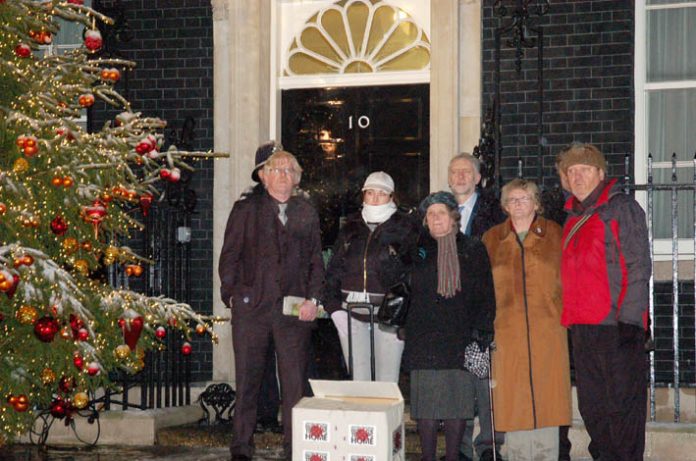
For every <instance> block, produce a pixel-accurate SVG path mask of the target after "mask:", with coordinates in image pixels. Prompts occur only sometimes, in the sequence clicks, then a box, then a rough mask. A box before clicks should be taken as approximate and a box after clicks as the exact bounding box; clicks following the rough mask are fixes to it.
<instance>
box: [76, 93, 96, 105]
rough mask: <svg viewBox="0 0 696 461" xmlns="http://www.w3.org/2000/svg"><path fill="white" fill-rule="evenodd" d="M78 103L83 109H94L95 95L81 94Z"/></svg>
mask: <svg viewBox="0 0 696 461" xmlns="http://www.w3.org/2000/svg"><path fill="white" fill-rule="evenodd" d="M77 103H78V104H79V105H80V106H82V107H92V106H93V105H94V95H93V94H91V93H85V94H81V95H80V97H79V98H77Z"/></svg>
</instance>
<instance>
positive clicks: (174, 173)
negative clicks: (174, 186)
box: [168, 168, 181, 182]
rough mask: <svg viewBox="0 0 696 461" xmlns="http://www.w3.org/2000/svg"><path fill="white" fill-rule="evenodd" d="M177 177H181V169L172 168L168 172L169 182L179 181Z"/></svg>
mask: <svg viewBox="0 0 696 461" xmlns="http://www.w3.org/2000/svg"><path fill="white" fill-rule="evenodd" d="M179 179H181V170H180V169H178V168H172V169H171V171H170V172H169V178H168V180H169V181H170V182H179Z"/></svg>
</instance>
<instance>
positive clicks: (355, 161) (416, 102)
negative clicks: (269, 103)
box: [282, 84, 430, 245]
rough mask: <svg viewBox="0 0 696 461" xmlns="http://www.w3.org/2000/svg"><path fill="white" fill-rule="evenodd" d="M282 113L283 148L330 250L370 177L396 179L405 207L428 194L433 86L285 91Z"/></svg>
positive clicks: (400, 197)
mask: <svg viewBox="0 0 696 461" xmlns="http://www.w3.org/2000/svg"><path fill="white" fill-rule="evenodd" d="M282 107H283V116H282V143H283V146H284V147H285V149H286V150H288V151H290V152H292V153H293V154H295V155H296V156H297V158H298V160H299V162H300V165H302V168H303V169H304V173H303V176H302V184H301V187H302V188H303V189H304V190H306V191H307V192H309V193H310V195H311V197H312V199H313V201H314V202H315V203H316V204H317V207H318V209H319V214H320V216H321V224H322V239H323V242H324V245H330V244H331V243H333V241H334V240H335V238H336V234H337V232H338V228H339V226H340V222H341V218H343V217H345V216H347V215H348V214H349V213H351V212H355V211H358V210H359V209H360V203H361V196H360V189H361V187H362V184H363V182H364V180H365V178H366V177H367V175H368V174H370V173H371V172H373V171H380V170H382V171H385V172H387V173H389V174H390V175H391V176H392V178H394V182H395V184H396V192H395V196H396V199H397V202H398V203H399V204H400V205H402V206H404V207H413V206H416V205H417V204H418V202H419V200H420V199H422V198H423V197H424V196H425V195H426V194H427V193H428V190H429V189H428V187H429V184H428V182H429V164H430V161H429V159H430V155H429V154H430V151H429V143H430V136H429V133H430V111H429V87H428V85H427V84H419V85H393V86H370V87H357V88H355V87H349V88H319V89H303V90H286V91H283V94H282Z"/></svg>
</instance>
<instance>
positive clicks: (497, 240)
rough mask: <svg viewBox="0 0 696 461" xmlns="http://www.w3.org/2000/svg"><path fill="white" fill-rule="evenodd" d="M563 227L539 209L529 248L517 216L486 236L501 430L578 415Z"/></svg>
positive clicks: (497, 413) (547, 423)
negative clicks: (564, 315)
mask: <svg viewBox="0 0 696 461" xmlns="http://www.w3.org/2000/svg"><path fill="white" fill-rule="evenodd" d="M561 235H562V231H561V228H560V226H558V225H557V224H556V223H554V222H553V221H549V220H547V219H544V218H542V217H537V218H536V220H535V221H534V222H533V223H532V225H531V226H530V228H529V233H528V234H527V237H526V238H525V239H524V242H523V246H524V251H523V250H522V248H521V246H520V243H519V240H518V239H517V235H516V233H515V232H514V230H513V229H512V225H511V224H510V220H509V219H508V220H507V221H505V222H503V223H502V224H499V225H497V226H495V227H493V228H492V229H490V230H489V231H488V232H487V233H486V234H485V235H484V236H483V243H484V244H485V245H486V249H487V250H488V256H489V258H490V261H491V266H492V268H493V281H494V284H495V300H496V306H497V310H496V318H495V324H494V329H495V343H496V350H495V351H494V352H493V379H494V380H495V383H496V384H495V387H494V389H493V403H494V408H495V426H496V430H498V431H503V432H508V431H519V430H532V429H537V428H541V427H549V426H562V425H568V424H570V422H571V397H570V367H569V361H568V340H567V332H566V329H565V328H564V327H562V326H561V323H560V318H561V311H562V307H563V306H562V302H561V280H560V262H561ZM523 256H524V265H523ZM525 294H526V296H525ZM525 299H526V303H525ZM525 304H526V308H525Z"/></svg>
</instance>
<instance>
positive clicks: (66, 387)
mask: <svg viewBox="0 0 696 461" xmlns="http://www.w3.org/2000/svg"><path fill="white" fill-rule="evenodd" d="M76 385H77V383H76V382H75V378H70V377H68V376H63V377H62V378H60V381H58V389H60V391H61V392H63V393H66V394H68V393H70V392H72V390H73V389H75V386H76Z"/></svg>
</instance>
